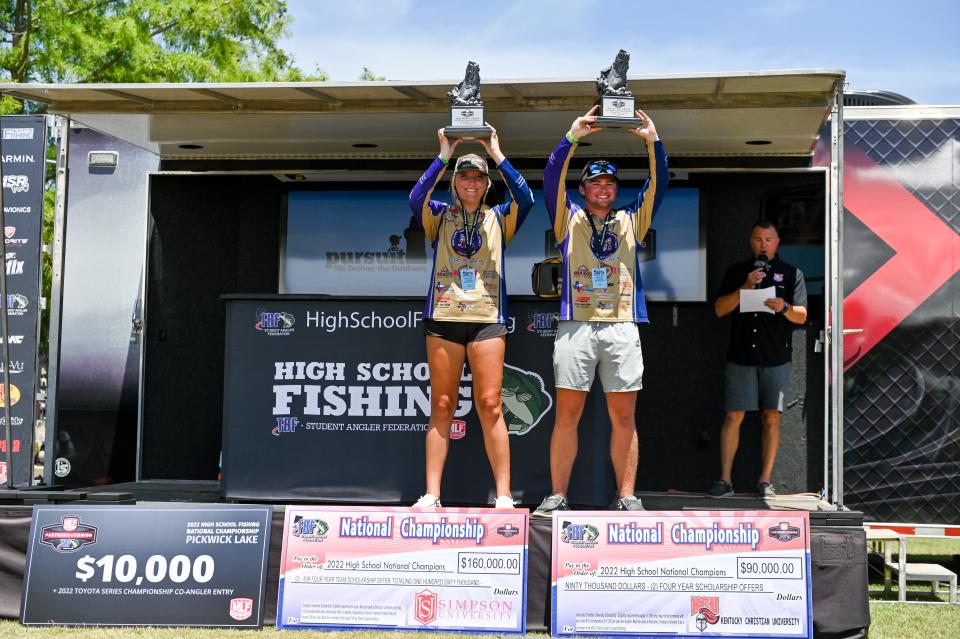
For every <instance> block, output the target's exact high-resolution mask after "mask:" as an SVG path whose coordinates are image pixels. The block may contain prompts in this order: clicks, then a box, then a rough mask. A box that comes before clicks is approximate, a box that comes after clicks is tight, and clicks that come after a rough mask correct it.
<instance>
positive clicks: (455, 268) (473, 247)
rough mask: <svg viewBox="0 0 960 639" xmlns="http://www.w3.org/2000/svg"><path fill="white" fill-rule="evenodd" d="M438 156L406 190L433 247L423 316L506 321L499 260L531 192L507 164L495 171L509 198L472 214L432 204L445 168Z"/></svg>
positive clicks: (529, 205)
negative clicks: (501, 178) (502, 182)
mask: <svg viewBox="0 0 960 639" xmlns="http://www.w3.org/2000/svg"><path fill="white" fill-rule="evenodd" d="M446 168H447V165H446V163H445V162H444V161H443V160H441V159H440V158H439V157H438V158H436V159H434V161H433V164H431V165H430V168H428V169H427V171H426V173H424V174H423V176H422V177H421V178H420V179H419V180H418V181H417V183H416V185H415V186H414V187H413V190H412V191H410V210H411V211H413V214H414V216H416V217H417V218H418V219H419V220H420V223H421V224H422V225H423V228H424V231H425V232H426V235H427V239H428V240H429V241H430V243H431V245H432V246H433V270H432V273H431V275H430V288H429V289H428V290H427V302H426V307H425V309H424V313H423V316H424V317H425V318H427V319H435V320H444V321H450V322H485V323H490V324H496V323H505V322H506V317H507V284H506V279H505V277H504V267H503V257H504V252H505V250H506V247H507V244H509V243H510V240H512V239H513V236H514V235H515V234H516V232H517V230H518V229H519V228H520V225H521V224H523V221H524V219H526V217H527V213H529V212H530V209H531V208H533V192H532V191H531V190H530V187H529V186H527V182H526V181H525V180H524V179H523V176H521V175H520V174H519V173H518V172H517V170H516V169H514V168H513V166H512V165H511V164H510V162H509V161H508V160H504V161H503V162H502V163H501V164H500V166H498V167H497V169H498V170H499V171H500V175H501V176H502V177H503V181H504V183H505V184H506V185H507V190H508V191H509V195H508V196H507V199H506V201H505V202H503V203H502V204H498V205H496V206H493V207H490V206H487V205H486V204H484V205H482V206H481V207H480V210H479V211H477V212H474V213H466V214H465V212H464V211H463V210H462V209H461V208H459V207H457V206H455V205H452V204H447V203H446V202H440V201H438V200H431V199H430V196H431V194H432V193H433V190H434V189H435V188H436V186H437V184H438V183H439V182H440V178H441V177H442V176H443V173H444V171H445V170H446Z"/></svg>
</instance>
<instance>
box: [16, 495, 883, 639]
mask: <svg viewBox="0 0 960 639" xmlns="http://www.w3.org/2000/svg"><path fill="white" fill-rule="evenodd" d="M638 495H639V496H640V497H641V499H642V500H643V503H644V505H645V506H646V507H647V509H648V510H713V511H716V510H736V511H743V510H784V511H797V510H806V511H808V512H809V513H810V542H811V543H810V555H811V578H812V589H813V602H812V604H813V620H814V631H815V635H816V636H818V637H830V638H839V637H862V636H864V635H865V632H866V628H867V627H868V626H869V624H870V616H869V603H868V599H867V554H866V548H867V546H866V536H865V533H864V529H863V514H862V513H859V512H855V511H849V510H838V509H837V508H836V507H834V506H833V505H831V504H829V503H827V502H825V501H823V500H821V499H819V498H818V497H817V496H816V495H785V496H778V497H776V498H774V499H766V500H764V499H760V498H758V497H755V496H752V495H748V494H743V495H735V496H733V497H727V498H723V499H712V498H709V497H705V496H703V495H697V494H691V493H680V492H667V493H638ZM223 501H224V500H223V499H222V497H221V496H220V485H219V482H216V481H141V482H135V483H126V484H113V485H109V486H96V487H90V488H84V489H71V490H49V489H43V488H38V489H31V490H14V491H0V616H2V617H7V618H17V617H18V615H19V609H20V596H21V590H22V587H23V573H24V568H25V565H26V554H25V553H26V548H27V540H28V537H29V533H30V518H31V509H32V505H33V504H39V503H46V504H70V503H75V504H131V505H132V504H136V503H138V502H170V503H176V502H192V503H222V502H223ZM327 503H328V504H329V502H327ZM272 505H273V506H274V513H273V525H272V531H271V537H270V554H269V564H268V574H267V593H266V600H265V602H264V615H265V616H264V624H265V625H273V624H274V622H275V621H276V611H277V590H278V586H279V577H280V551H281V545H282V539H283V515H284V508H283V506H284V504H272ZM331 505H333V504H331ZM458 505H459V504H458ZM525 506H526V504H525ZM530 507H534V505H530ZM550 535H551V520H549V519H544V518H538V517H531V518H530V540H529V560H528V574H527V630H529V631H549V628H550V599H551V597H550V568H551V543H550Z"/></svg>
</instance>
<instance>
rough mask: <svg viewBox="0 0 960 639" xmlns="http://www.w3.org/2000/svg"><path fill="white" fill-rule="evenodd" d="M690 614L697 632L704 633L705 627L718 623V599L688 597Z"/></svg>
mask: <svg viewBox="0 0 960 639" xmlns="http://www.w3.org/2000/svg"><path fill="white" fill-rule="evenodd" d="M690 614H691V615H693V616H694V621H695V622H696V624H697V630H699V631H700V632H703V631H705V630H706V629H707V626H711V625H713V624H715V623H717V622H718V621H720V597H690Z"/></svg>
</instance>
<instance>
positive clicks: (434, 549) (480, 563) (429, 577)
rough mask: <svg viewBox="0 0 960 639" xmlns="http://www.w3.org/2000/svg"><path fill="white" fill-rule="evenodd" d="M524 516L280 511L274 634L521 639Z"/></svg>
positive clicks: (455, 511) (458, 511)
mask: <svg viewBox="0 0 960 639" xmlns="http://www.w3.org/2000/svg"><path fill="white" fill-rule="evenodd" d="M527 517H528V513H527V511H526V510H520V509H518V510H516V511H515V512H504V511H494V510H491V509H484V508H473V509H471V508H438V509H430V510H419V509H410V508H376V507H343V508H339V507H335V506H328V507H323V506H312V507H311V506H287V510H286V516H285V520H284V531H285V536H284V539H283V551H282V555H281V559H280V600H279V604H278V608H277V627H278V628H281V629H295V628H314V629H326V630H331V629H341V630H345V629H357V628H385V627H387V628H390V629H392V630H403V629H407V630H443V631H447V632H480V631H482V632H493V633H523V632H524V630H525V618H524V615H525V609H524V602H525V601H526V565H527V560H526V557H527ZM305 522H306V523H305ZM317 522H322V523H323V532H322V537H323V539H324V543H323V545H322V546H318V545H316V543H315V542H316V537H317V534H318V533H317V532H316V530H317ZM304 528H307V529H309V531H310V532H304Z"/></svg>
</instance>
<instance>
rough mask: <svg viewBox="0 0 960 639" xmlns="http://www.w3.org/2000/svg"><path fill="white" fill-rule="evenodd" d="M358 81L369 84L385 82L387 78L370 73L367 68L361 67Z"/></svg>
mask: <svg viewBox="0 0 960 639" xmlns="http://www.w3.org/2000/svg"><path fill="white" fill-rule="evenodd" d="M360 79H361V80H363V81H364V82H370V81H379V80H386V79H387V78H386V76H382V75H377V74H376V73H374V72H373V71H371V70H370V68H369V67H363V71H361V72H360Z"/></svg>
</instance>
